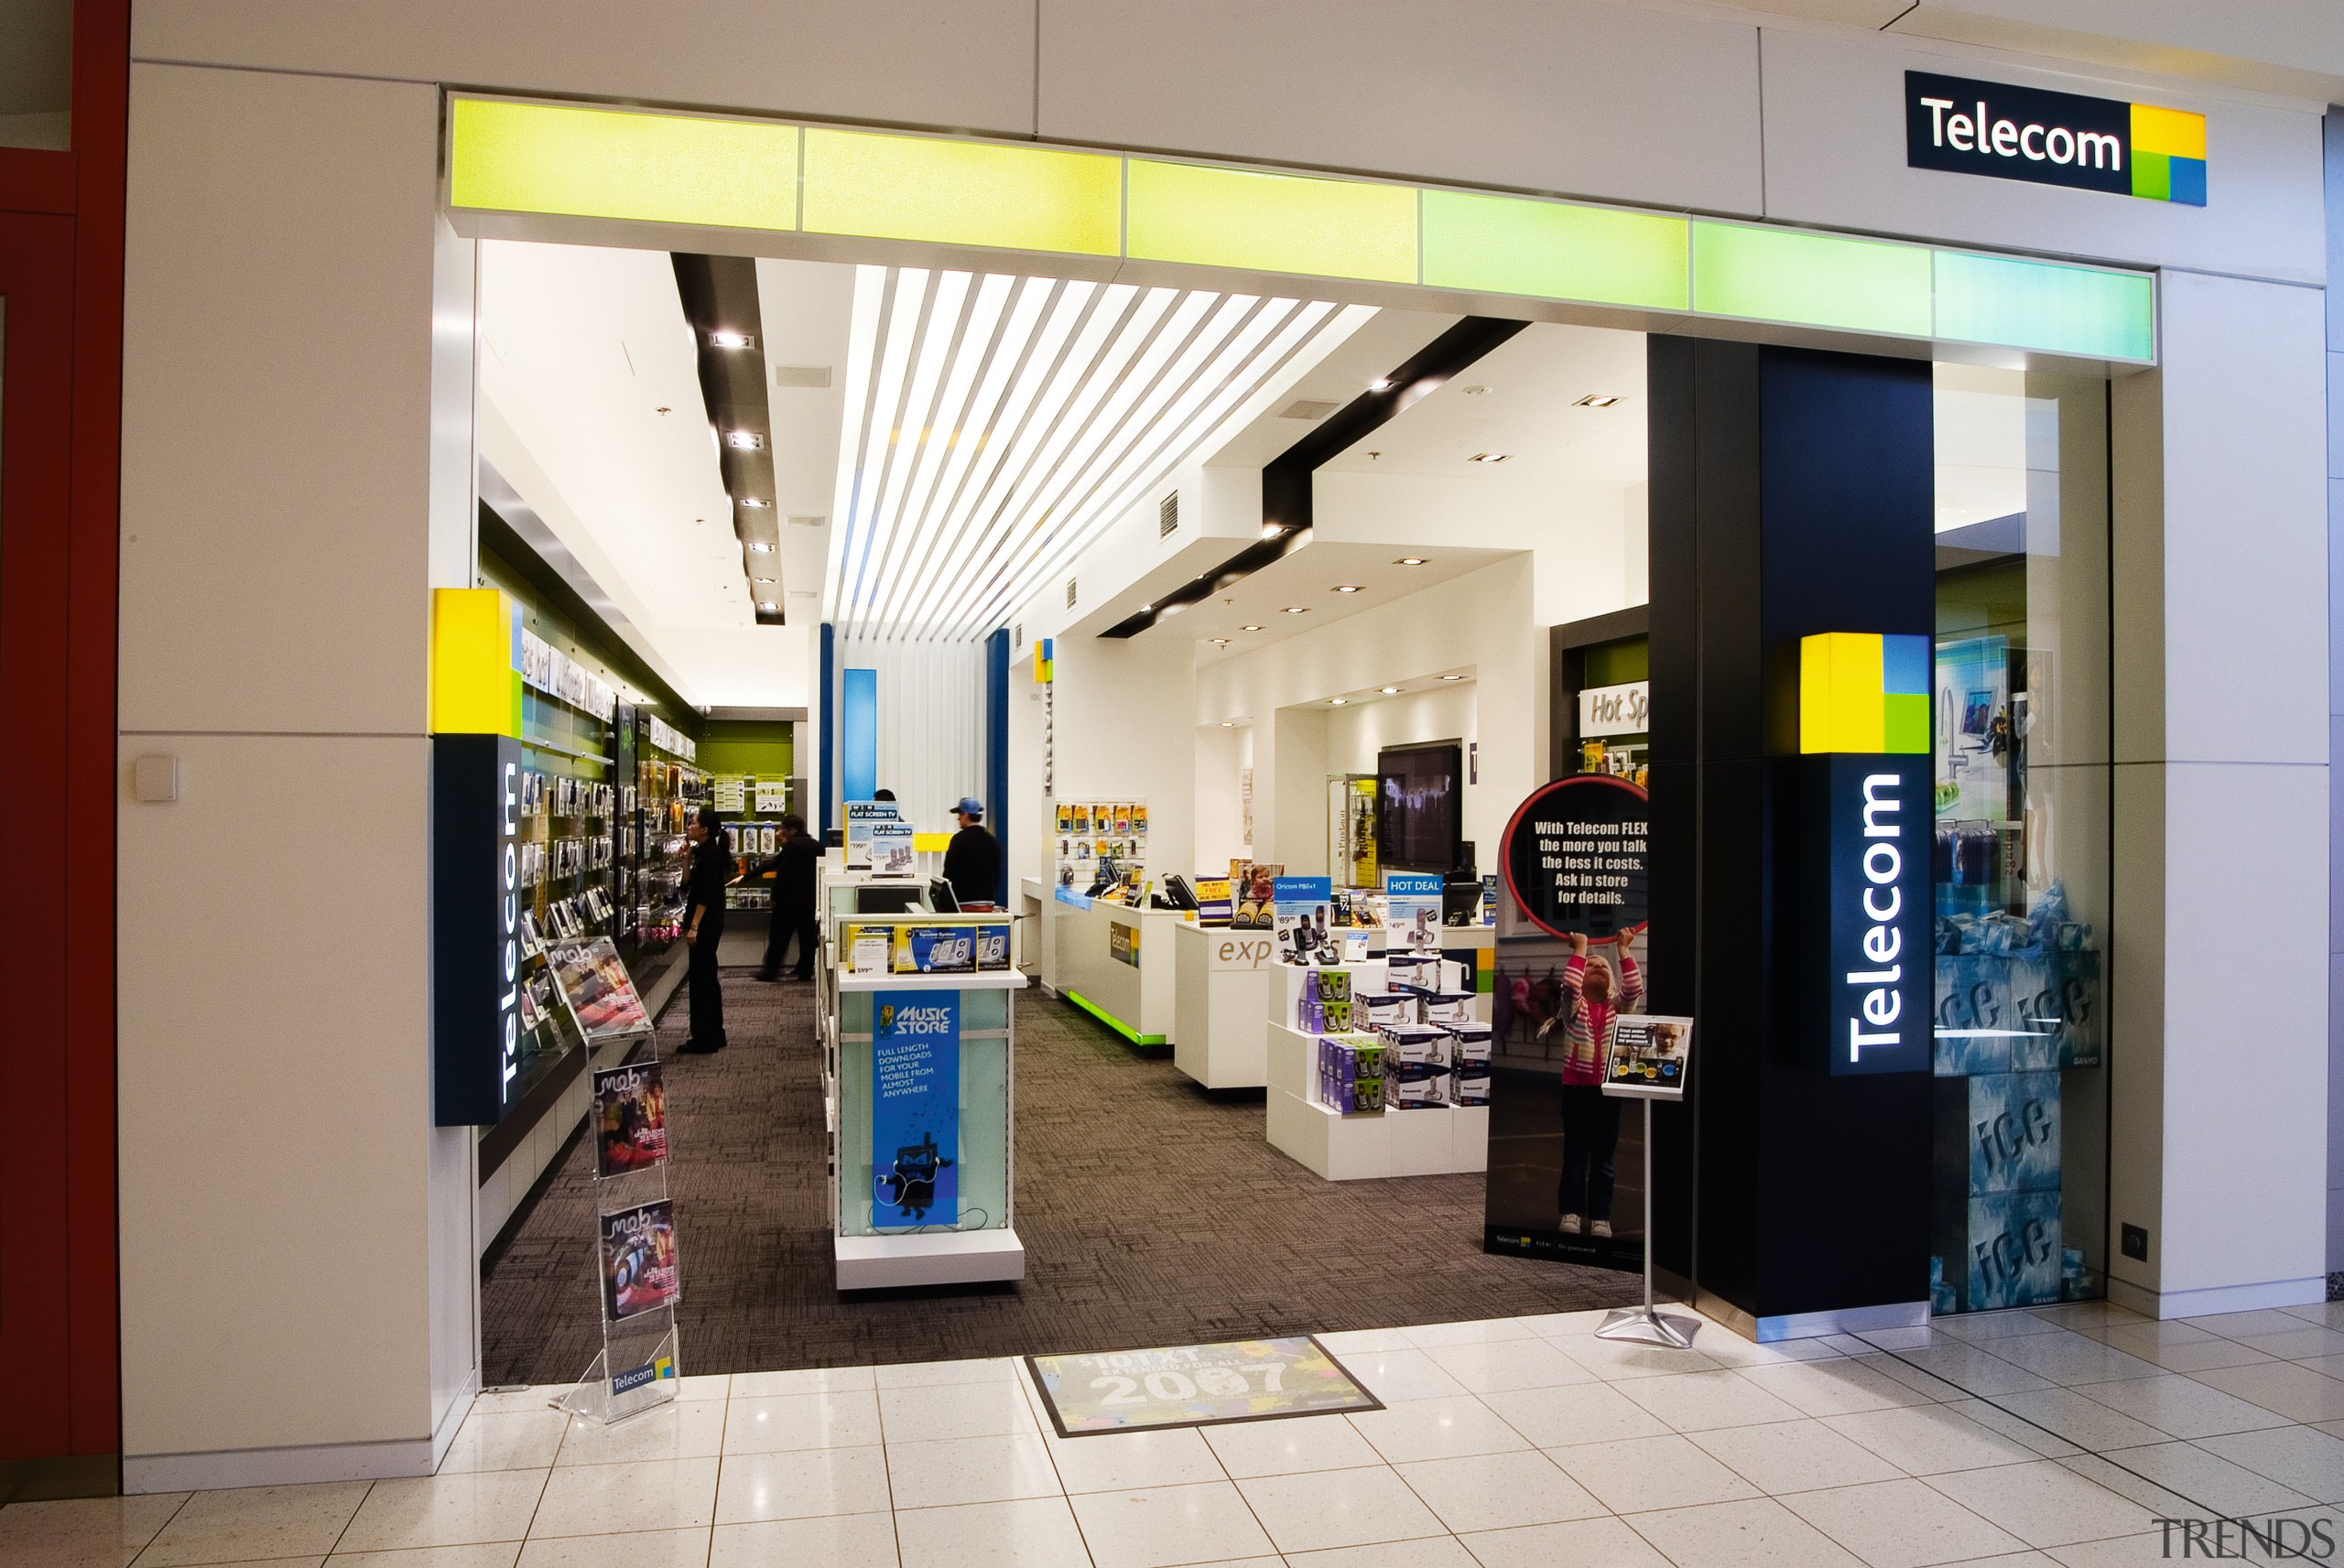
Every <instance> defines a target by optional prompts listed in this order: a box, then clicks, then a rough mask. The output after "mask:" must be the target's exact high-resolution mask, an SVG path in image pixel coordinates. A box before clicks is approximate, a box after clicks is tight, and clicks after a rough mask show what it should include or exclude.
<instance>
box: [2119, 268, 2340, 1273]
mask: <svg viewBox="0 0 2344 1568" xmlns="http://www.w3.org/2000/svg"><path fill="white" fill-rule="evenodd" d="M2321 308H2322V300H2321V297H2320V295H2319V293H2318V292H2317V291H2316V290H2312V289H2306V288H2290V287H2279V286H2275V285H2271V284H2263V283H2253V282H2248V281H2245V280H2241V279H2238V278H2225V277H2212V276H2203V275H2198V274H2191V273H2168V274H2166V275H2165V299H2164V328H2165V363H2164V365H2163V367H2162V369H2161V370H2160V371H2159V372H2157V373H2155V374H2154V375H2143V376H2139V377H2133V378H2130V379H2128V380H2127V381H2124V382H2120V383H2118V384H2117V389H2116V390H2117V396H2116V400H2115V443H2116V451H2115V471H2116V476H2117V491H2116V503H2117V506H2116V515H2115V540H2114V548H2113V552H2112V554H2113V560H2114V579H2115V580H2114V594H2115V604H2114V616H2113V622H2114V627H2115V638H2116V669H2117V688H2116V709H2115V712H2116V722H2115V757H2116V768H2115V775H2116V778H2115V790H2114V796H2115V812H2116V847H2117V857H2116V862H2115V880H2114V894H2115V919H2114V930H2113V932H2112V933H2111V984H2110V1004H2111V1025H2112V1033H2111V1057H2112V1060H2111V1077H2110V1087H2111V1097H2112V1103H2111V1123H2112V1151H2111V1193H2110V1208H2111V1222H2112V1223H2113V1224H2117V1225H2122V1224H2126V1223H2131V1224H2134V1225H2143V1226H2146V1227H2149V1229H2150V1249H2149V1258H2148V1260H2147V1261H2146V1262H2145V1263H2142V1262H2137V1261H2133V1260H2127V1259H2124V1258H2122V1257H2121V1256H2118V1255H2117V1249H2116V1248H2115V1247H2114V1246H2113V1245H2111V1248H2110V1249H2109V1250H2110V1253H2111V1265H2110V1267H2111V1274H2112V1277H2113V1281H2114V1283H2113V1285H2112V1286H2111V1290H2112V1292H2113V1293H2115V1294H2116V1295H2117V1297H2118V1299H2119V1300H2122V1301H2125V1302H2127V1303H2131V1304H2133V1305H2136V1306H2139V1307H2141V1308H2142V1309H2143V1310H2148V1311H2155V1312H2159V1313H2161V1314H2165V1315H2169V1316H2170V1315H2186V1314H2191V1313H2198V1312H2219V1311H2232V1310H2239V1309H2241V1308H2242V1307H2249V1306H2267V1305H2278V1304H2285V1303H2300V1302H2310V1301H2317V1300H2319V1299H2320V1297H2321V1295H2322V1293H2323V1290H2324V1283H2325V1281H2324V1279H2323V1274H2324V1271H2325V1266H2326V1237H2325V1230H2326V1220H2327V1216H2326V1194H2325V1189H2326V1185H2327V1179H2326V1178H2327V1154H2326V1146H2327V1128H2326V1120H2327V1099H2328V1096H2327V1093H2326V1089H2327V1076H2328V1043H2327V1041H2328V996H2327V968H2328V965H2327V952H2326V946H2327V944H2326V933H2327V929H2328V881H2327V876H2326V868H2327V865H2328V656H2327V655H2328V649H2327V640H2328V628H2327V604H2326V597H2327V583H2328V537H2327V519H2326V502H2327V498H2326V494H2325V481H2324V476H2323V474H2322V471H2321V455H2322V454H2321V434H2322V432H2321V429H2320V425H2321V416H2322V411H2323V406H2324V392H2323V388H2322V385H2321V381H2322V376H2323V373H2324V367H2323V365H2322V363H2321V359H2322V356H2321V351H2320V350H2321V343H2320V337H2319V332H2320V323H2321ZM2241 923H2242V924H2241ZM2241 931H2252V934H2253V935H2252V942H2253V957H2252V962H2251V964H2248V965H2242V964H2241V961H2240V960H2239V959H2238V958H2237V957H2235V953H2236V946H2235V944H2236V942H2237V940H2239V939H2240V934H2241ZM2314 977H2317V983H2314ZM2273 1086H2284V1088H2283V1089H2280V1090H2279V1091H2278V1092H2273ZM2248 1151H2252V1153H2251V1155H2250V1154H2249V1153H2248ZM2112 1240H2113V1238H2111V1241H2112Z"/></svg>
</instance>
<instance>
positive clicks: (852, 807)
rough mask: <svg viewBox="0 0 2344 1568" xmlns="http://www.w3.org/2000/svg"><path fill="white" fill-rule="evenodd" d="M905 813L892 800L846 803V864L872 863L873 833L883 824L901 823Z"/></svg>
mask: <svg viewBox="0 0 2344 1568" xmlns="http://www.w3.org/2000/svg"><path fill="white" fill-rule="evenodd" d="M902 820H903V812H902V810H901V809H900V808H899V806H897V804H896V803H895V801H892V800H850V801H848V802H847V803H846V863H847V864H848V865H849V866H858V867H859V866H868V865H869V864H870V863H871V832H872V829H873V828H874V827H878V826H879V825H880V824H881V823H885V822H900V821H902Z"/></svg>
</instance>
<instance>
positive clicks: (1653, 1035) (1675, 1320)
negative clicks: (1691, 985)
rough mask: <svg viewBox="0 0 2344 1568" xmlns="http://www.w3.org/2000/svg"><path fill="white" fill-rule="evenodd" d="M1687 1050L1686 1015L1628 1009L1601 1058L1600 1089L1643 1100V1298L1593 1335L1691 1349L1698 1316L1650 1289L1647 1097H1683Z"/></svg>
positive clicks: (1649, 1126) (1690, 1034)
mask: <svg viewBox="0 0 2344 1568" xmlns="http://www.w3.org/2000/svg"><path fill="white" fill-rule="evenodd" d="M1692 1053H1693V1021H1692V1020H1691V1019H1689V1018H1662V1017H1658V1016H1656V1015H1654V1014H1650V1013H1642V1014H1636V1013H1632V1014H1629V1015H1628V1016H1626V1017H1624V1018H1622V1019H1621V1020H1620V1021H1619V1023H1618V1025H1617V1028H1616V1031H1615V1033H1614V1036H1613V1040H1612V1049H1611V1051H1610V1053H1609V1054H1608V1055H1607V1056H1606V1058H1605V1060H1604V1064H1603V1092H1604V1093H1605V1094H1607V1095H1612V1096H1615V1097H1618V1098H1628V1099H1640V1100H1642V1101H1644V1304H1643V1305H1642V1306H1632V1307H1614V1308H1613V1309H1612V1311H1611V1312H1610V1313H1609V1314H1606V1315H1605V1317H1604V1319H1603V1323H1602V1325H1601V1327H1599V1328H1597V1329H1596V1331H1595V1337H1596V1338H1598V1339H1624V1340H1627V1341H1630V1342H1632V1343H1633V1344H1637V1345H1657V1346H1663V1347H1665V1348H1667V1349H1671V1350H1690V1349H1691V1348H1692V1347H1693V1336H1694V1335H1695V1334H1696V1333H1697V1332H1698V1330H1699V1328H1700V1326H1701V1325H1700V1323H1699V1322H1698V1320H1697V1319H1694V1318H1689V1317H1671V1316H1669V1315H1668V1314H1666V1313H1664V1312H1661V1311H1660V1310H1659V1309H1658V1308H1656V1307H1655V1305H1654V1304H1653V1294H1652V1102H1653V1101H1655V1100H1656V1099H1674V1100H1681V1099H1683V1098H1685V1071H1686V1067H1687V1065H1688V1064H1689V1063H1690V1061H1691V1058H1692Z"/></svg>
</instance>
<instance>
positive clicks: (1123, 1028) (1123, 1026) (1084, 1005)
mask: <svg viewBox="0 0 2344 1568" xmlns="http://www.w3.org/2000/svg"><path fill="white" fill-rule="evenodd" d="M1058 994H1059V995H1060V996H1062V997H1064V998H1066V1000H1069V1001H1070V1002H1072V1003H1074V1005H1075V1006H1077V1007H1079V1008H1080V1009H1081V1010H1082V1011H1085V1012H1087V1013H1089V1014H1090V1015H1091V1017H1093V1018H1095V1019H1097V1020H1098V1021H1099V1022H1101V1023H1103V1024H1105V1025H1106V1026H1107V1027H1108V1028H1110V1029H1112V1030H1113V1031H1114V1032H1115V1033H1118V1034H1120V1035H1122V1036H1123V1038H1124V1039H1126V1040H1128V1041H1130V1042H1131V1043H1132V1044H1134V1045H1161V1044H1164V1036H1163V1035H1161V1034H1142V1033H1140V1032H1139V1031H1138V1030H1136V1029H1134V1028H1133V1027H1132V1026H1131V1025H1130V1024H1128V1023H1125V1022H1123V1020H1122V1019H1120V1018H1117V1017H1116V1016H1115V1015H1114V1014H1113V1013H1112V1012H1109V1011H1107V1010H1106V1009H1105V1008H1103V1007H1101V1006H1100V1005H1099V1004H1098V1003H1097V1002H1095V1001H1092V1000H1091V999H1090V998H1089V997H1087V996H1084V995H1083V994H1082V993H1081V992H1080V991H1063V990H1062V991H1060V992H1058Z"/></svg>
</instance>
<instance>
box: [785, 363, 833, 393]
mask: <svg viewBox="0 0 2344 1568" xmlns="http://www.w3.org/2000/svg"><path fill="white" fill-rule="evenodd" d="M773 384H775V385H776V386H802V387H808V388H814V389H819V388H821V387H825V386H828V385H830V366H828V365H776V366H774V367H773Z"/></svg>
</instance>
